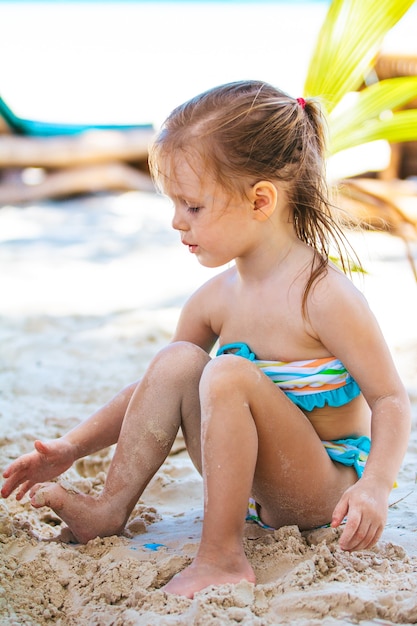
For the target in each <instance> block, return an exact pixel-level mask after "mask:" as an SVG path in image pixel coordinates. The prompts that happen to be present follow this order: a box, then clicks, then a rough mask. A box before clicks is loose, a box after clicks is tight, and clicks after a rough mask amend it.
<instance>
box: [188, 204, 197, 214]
mask: <svg viewBox="0 0 417 626" xmlns="http://www.w3.org/2000/svg"><path fill="white" fill-rule="evenodd" d="M199 210H200V207H199V206H187V211H188V212H189V213H198V212H199Z"/></svg>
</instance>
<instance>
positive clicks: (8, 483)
mask: <svg viewBox="0 0 417 626" xmlns="http://www.w3.org/2000/svg"><path fill="white" fill-rule="evenodd" d="M34 445H35V450H33V452H29V453H28V454H23V455H22V456H21V457H19V458H18V459H16V460H15V461H13V463H11V464H10V465H9V467H7V468H6V469H5V470H4V472H3V478H5V479H6V480H5V482H4V484H3V487H2V489H1V495H2V496H3V498H8V497H9V496H10V494H11V493H13V491H14V490H15V489H17V488H18V487H20V488H19V489H18V491H17V493H16V499H17V500H21V499H22V498H23V496H24V495H25V493H26V492H27V491H29V489H31V487H33V485H35V484H36V483H42V482H45V481H48V480H52V479H53V478H56V477H57V476H59V475H60V474H62V473H63V472H65V471H66V470H67V469H68V468H70V467H71V465H72V464H73V462H74V460H75V451H74V446H73V445H72V444H71V443H69V442H68V441H66V440H65V439H64V438H61V439H56V440H54V441H48V442H45V443H44V442H42V441H39V440H37V441H35V444H34Z"/></svg>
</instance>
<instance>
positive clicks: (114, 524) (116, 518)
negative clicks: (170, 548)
mask: <svg viewBox="0 0 417 626" xmlns="http://www.w3.org/2000/svg"><path fill="white" fill-rule="evenodd" d="M29 496H30V501H31V504H32V506H33V507H35V509H39V508H41V507H43V506H49V507H50V508H51V509H52V510H53V511H55V513H56V514H57V515H58V517H60V518H61V519H62V520H63V521H64V522H65V523H66V524H67V525H68V528H69V529H70V531H71V533H72V535H73V537H74V539H75V540H76V541H78V542H79V543H87V542H88V541H90V539H95V538H96V537H108V536H110V535H118V534H120V533H121V532H122V530H123V528H124V525H125V519H124V517H123V518H122V517H121V515H120V512H119V513H118V512H117V511H115V509H114V508H113V507H112V508H110V507H109V504H108V502H104V501H103V500H102V499H100V498H96V497H93V496H88V495H85V494H83V493H79V492H75V491H67V490H66V489H64V488H63V487H62V486H61V485H59V484H58V483H44V484H42V485H35V486H34V487H33V488H32V489H31V491H30V493H29Z"/></svg>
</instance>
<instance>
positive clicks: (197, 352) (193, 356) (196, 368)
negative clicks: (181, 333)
mask: <svg viewBox="0 0 417 626" xmlns="http://www.w3.org/2000/svg"><path fill="white" fill-rule="evenodd" d="M209 361H210V356H209V355H208V354H207V352H205V350H202V349H201V348H200V347H199V346H196V345H195V344H193V343H191V342H188V341H176V342H173V343H170V344H168V345H167V346H166V347H165V348H162V350H160V351H159V352H158V354H157V355H156V357H155V358H154V360H153V366H154V367H155V366H156V367H162V368H164V369H168V370H169V371H170V373H171V375H172V374H175V373H177V374H179V373H185V372H200V374H201V372H202V371H203V369H204V367H205V366H206V365H207V363H208V362H209Z"/></svg>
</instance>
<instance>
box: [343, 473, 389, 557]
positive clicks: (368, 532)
mask: <svg viewBox="0 0 417 626" xmlns="http://www.w3.org/2000/svg"><path fill="white" fill-rule="evenodd" d="M388 495H389V492H388V493H386V489H385V488H381V485H377V484H375V482H372V481H367V482H365V481H364V479H363V478H361V479H360V480H359V481H358V482H357V483H355V484H354V485H352V487H349V489H347V490H346V491H345V493H344V494H343V496H342V497H341V498H340V500H339V502H338V503H337V505H336V507H335V509H334V511H333V516H332V523H331V526H332V528H337V527H338V526H340V524H341V523H342V521H343V519H344V518H345V517H346V516H347V522H346V526H345V528H344V530H343V533H342V535H341V537H340V540H339V545H340V547H341V548H342V550H348V551H349V552H351V551H353V550H366V549H368V548H371V547H372V546H374V545H375V544H376V543H377V541H378V540H379V539H380V538H381V535H382V532H383V530H384V527H385V523H386V520H387V514H388Z"/></svg>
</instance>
